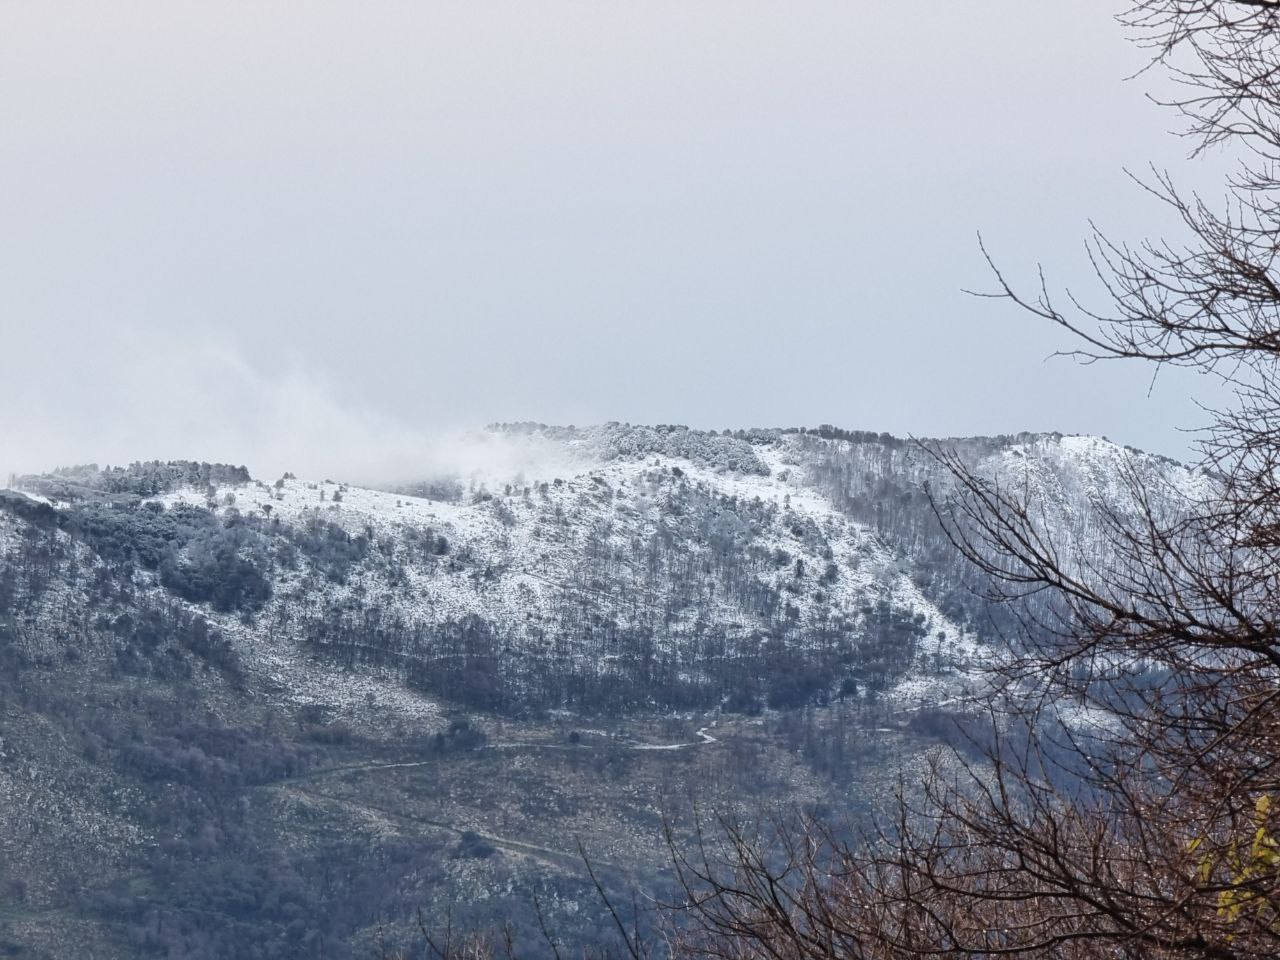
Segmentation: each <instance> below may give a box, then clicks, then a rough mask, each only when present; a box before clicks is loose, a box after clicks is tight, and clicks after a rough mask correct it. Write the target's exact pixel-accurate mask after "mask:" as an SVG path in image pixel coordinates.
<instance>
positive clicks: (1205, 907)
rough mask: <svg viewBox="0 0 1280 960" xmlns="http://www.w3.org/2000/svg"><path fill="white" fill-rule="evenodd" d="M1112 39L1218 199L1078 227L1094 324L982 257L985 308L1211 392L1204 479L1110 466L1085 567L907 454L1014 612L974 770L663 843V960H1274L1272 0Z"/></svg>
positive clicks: (1017, 502) (1277, 651)
mask: <svg viewBox="0 0 1280 960" xmlns="http://www.w3.org/2000/svg"><path fill="white" fill-rule="evenodd" d="M1121 22H1122V23H1123V24H1124V25H1125V26H1126V27H1127V28H1128V29H1129V30H1130V31H1131V33H1132V35H1133V37H1134V39H1135V40H1136V42H1138V43H1140V44H1143V45H1144V46H1146V47H1148V48H1149V49H1150V50H1151V53H1152V58H1153V59H1152V63H1153V69H1164V70H1167V71H1169V73H1170V74H1171V76H1172V77H1173V79H1174V81H1175V86H1174V91H1175V93H1174V95H1173V96H1171V97H1166V98H1165V100H1164V102H1165V103H1166V104H1167V105H1168V106H1171V107H1173V108H1174V109H1175V110H1176V111H1177V112H1178V113H1179V115H1180V116H1181V117H1182V118H1184V120H1185V126H1184V128H1183V129H1182V131H1181V132H1182V133H1183V134H1185V135H1186V136H1188V137H1189V138H1191V142H1192V144H1193V153H1195V152H1199V151H1201V150H1203V149H1205V148H1207V147H1209V146H1222V145H1230V146H1236V147H1238V148H1239V150H1240V153H1241V164H1240V167H1239V170H1238V172H1237V173H1236V174H1235V175H1234V176H1233V177H1232V178H1231V180H1230V182H1229V183H1228V184H1227V197H1228V200H1227V202H1226V203H1225V205H1223V206H1221V207H1220V208H1219V207H1215V206H1212V205H1210V204H1209V203H1207V202H1206V201H1204V200H1202V199H1201V198H1200V197H1198V196H1195V195H1187V194H1184V193H1182V192H1180V191H1179V190H1178V189H1177V188H1176V186H1175V184H1174V182H1173V180H1172V178H1171V177H1170V176H1169V175H1167V174H1165V173H1162V172H1159V171H1153V172H1152V174H1151V177H1150V179H1149V180H1147V181H1145V182H1144V183H1143V186H1144V187H1145V188H1146V189H1147V190H1149V191H1150V192H1151V194H1152V195H1153V196H1155V197H1156V198H1158V200H1159V201H1161V202H1163V203H1165V204H1167V205H1169V206H1170V207H1171V208H1172V209H1173V210H1174V211H1175V212H1176V213H1177V214H1178V216H1179V218H1180V220H1181V223H1182V225H1183V227H1184V228H1185V229H1184V233H1183V236H1182V237H1181V238H1180V239H1178V240H1176V241H1175V240H1172V239H1171V240H1158V241H1148V242H1144V243H1141V244H1138V245H1136V246H1130V245H1126V244H1123V243H1117V242H1114V241H1112V240H1110V239H1108V238H1107V237H1105V236H1103V235H1102V234H1101V233H1095V234H1094V236H1093V237H1092V240H1091V242H1090V244H1089V249H1090V253H1091V256H1092V259H1093V263H1094V266H1095V269H1096V272H1097V276H1098V279H1099V280H1100V282H1101V293H1102V296H1101V297H1100V298H1099V300H1100V302H1102V303H1104V304H1105V308H1096V307H1094V306H1090V305H1088V304H1087V303H1086V302H1085V301H1083V300H1082V299H1078V298H1076V297H1073V296H1071V295H1070V294H1063V295H1062V296H1060V297H1059V296H1055V295H1052V294H1051V293H1050V286H1049V284H1048V283H1047V282H1046V281H1045V280H1044V277H1043V274H1042V275H1041V279H1040V283H1039V286H1038V289H1037V290H1036V292H1034V293H1033V294H1031V295H1027V294H1025V293H1023V292H1022V291H1021V290H1020V289H1019V288H1018V285H1017V284H1015V283H1014V282H1011V281H1008V280H1006V278H1005V275H1004V274H1002V273H1001V272H1000V270H999V269H998V268H997V267H996V266H995V264H994V262H993V263H992V269H993V270H994V273H995V278H996V284H997V288H996V292H995V293H994V294H993V295H994V296H996V297H999V298H1004V299H1008V300H1010V301H1012V302H1014V303H1016V304H1018V305H1019V306H1021V307H1023V308H1025V309H1026V310H1029V311H1031V312H1032V313H1033V314H1035V315H1037V316H1039V317H1041V318H1043V319H1045V320H1047V321H1049V322H1051V323H1054V324H1058V325H1060V326H1062V327H1063V328H1065V329H1067V330H1069V331H1070V332H1071V333H1072V334H1074V335H1075V336H1076V337H1077V338H1078V342H1079V347H1078V349H1076V350H1075V351H1073V352H1072V353H1073V355H1074V356H1075V357H1077V358H1078V359H1080V360H1082V361H1084V362H1094V361H1101V360H1106V359H1118V360H1131V361H1133V360H1136V361H1145V362H1148V363H1150V364H1154V365H1155V367H1156V368H1157V369H1159V368H1160V367H1162V366H1171V365H1176V366H1188V367H1193V368H1195V369H1197V370H1199V371H1202V372H1203V373H1204V374H1205V375H1207V376H1211V377H1218V378H1221V379H1223V380H1224V381H1225V382H1226V383H1227V384H1228V385H1229V386H1230V388H1231V389H1232V390H1233V391H1234V395H1235V400H1234V402H1233V403H1231V404H1230V405H1228V407H1227V408H1226V409H1223V410H1220V411H1216V412H1212V411H1211V413H1212V416H1213V420H1212V426H1211V427H1210V428H1209V429H1207V430H1206V431H1205V432H1204V434H1203V435H1202V437H1201V440H1200V444H1201V451H1202V454H1203V470H1204V475H1205V478H1206V479H1205V482H1204V484H1203V485H1202V487H1201V488H1200V489H1199V490H1183V491H1180V494H1181V503H1180V506H1179V507H1178V508H1177V509H1173V510H1171V509H1169V508H1168V506H1167V504H1168V503H1169V501H1170V498H1169V497H1167V496H1164V495H1160V496H1157V495H1156V494H1157V492H1158V491H1156V490H1155V489H1153V484H1155V483H1158V482H1159V481H1158V480H1157V479H1155V478H1153V477H1152V476H1150V475H1147V474H1144V473H1143V472H1142V471H1140V470H1138V469H1136V468H1134V469H1131V470H1128V471H1127V472H1126V473H1125V475H1124V476H1123V477H1122V479H1123V481H1124V482H1125V483H1126V484H1127V485H1128V487H1129V491H1130V493H1131V494H1132V497H1131V500H1132V502H1133V503H1135V504H1137V509H1136V510H1120V509H1117V508H1115V507H1114V506H1113V505H1110V504H1105V503H1099V504H1098V505H1097V509H1098V511H1099V514H1100V522H1101V524H1102V528H1103V530H1104V531H1105V539H1106V543H1107V548H1108V549H1107V550H1105V551H1103V552H1101V554H1098V553H1094V554H1092V555H1090V556H1085V555H1080V554H1077V553H1076V552H1075V551H1073V550H1072V549H1071V548H1070V547H1066V546H1064V545H1063V544H1062V543H1060V542H1057V541H1055V538H1054V536H1053V534H1052V531H1051V530H1049V529H1047V528H1046V527H1045V526H1044V524H1043V523H1042V522H1041V521H1040V519H1039V513H1038V511H1037V509H1036V505H1035V504H1034V503H1033V502H1030V501H1029V500H1028V499H1027V497H1026V496H1025V494H1023V493H1021V492H1020V491H1019V490H1018V489H1016V488H1011V487H1005V486H1001V485H1000V484H999V483H997V482H996V481H995V480H993V479H992V478H989V477H985V476H980V475H977V474H976V473H974V472H973V471H971V470H970V469H969V467H968V466H967V465H966V463H965V462H963V461H962V460H961V459H960V458H959V457H957V456H955V455H954V454H952V453H950V452H949V451H947V450H946V449H942V448H939V447H933V448H931V452H932V453H933V455H934V456H935V457H937V458H938V460H939V461H940V462H941V464H943V465H944V466H945V467H946V473H947V475H948V476H949V478H950V480H951V489H949V490H948V491H946V492H945V493H944V492H942V491H939V492H938V493H937V495H936V496H935V499H934V504H935V510H936V512H937V516H938V519H939V520H940V522H941V523H942V524H943V526H944V528H945V529H946V531H947V532H948V535H949V536H950V537H951V539H952V540H953V542H954V543H955V544H956V546H957V547H958V548H959V549H960V550H962V551H963V552H964V553H965V555H966V556H967V557H968V558H969V560H970V561H972V562H973V563H974V564H976V565H977V566H978V567H979V568H980V569H981V570H982V571H984V572H985V573H986V574H987V575H989V578H990V582H991V583H992V585H993V586H992V589H991V594H992V596H991V599H992V600H993V601H994V602H1003V603H1011V604H1021V605H1022V608H1023V609H1025V610H1027V611H1029V612H1028V613H1027V614H1026V616H1027V618H1028V619H1027V622H1026V627H1027V629H1026V630H1025V631H1024V635H1023V636H1021V637H1020V638H1018V642H1017V643H1015V644H1013V645H1012V647H1011V650H1010V654H1009V657H1008V659H1007V660H1006V661H1004V662H1002V664H1001V666H1000V667H999V668H998V671H997V673H996V676H994V677H993V687H992V691H993V692H991V694H990V696H989V698H988V700H987V703H986V708H987V710H988V711H989V712H988V717H989V720H990V723H989V726H990V739H989V741H986V743H987V745H986V753H987V757H986V759H985V760H984V761H982V762H973V763H970V762H967V761H966V760H964V758H963V757H961V756H955V757H951V758H949V759H945V760H940V761H939V763H938V764H937V766H936V767H935V769H934V771H933V773H932V775H931V776H930V777H928V778H927V780H926V782H925V784H924V786H923V789H920V787H919V785H914V786H913V787H912V789H910V790H906V789H904V790H903V791H901V793H900V800H899V804H898V806H897V810H896V815H895V816H893V817H891V818H889V819H888V820H887V821H885V822H882V823H880V824H879V825H878V826H876V827H875V828H873V829H871V830H869V831H868V833H867V835H866V836H865V837H864V838H862V839H861V840H860V841H859V842H857V843H840V842H836V841H835V840H834V839H833V838H832V837H831V836H830V835H829V834H827V833H826V832H824V831H823V830H822V829H820V828H819V827H818V826H817V825H815V824H812V823H809V824H802V825H799V826H791V827H786V826H780V827H778V828H777V829H776V830H775V831H773V832H772V833H770V834H767V835H765V836H763V837H762V836H760V835H757V834H749V833H747V832H746V831H744V830H742V829H740V828H737V827H735V826H733V825H732V824H726V825H724V829H723V830H722V831H720V832H719V834H718V835H717V836H716V837H715V838H714V839H704V840H703V842H702V843H700V844H699V845H697V847H696V848H695V849H694V850H692V851H690V850H689V849H687V848H680V847H678V846H677V845H673V849H674V853H675V855H676V859H677V864H678V866H679V869H680V873H681V876H682V879H683V880H684V886H685V891H686V894H687V897H686V902H685V903H684V904H682V905H681V907H680V911H679V912H680V913H681V914H682V917H683V919H684V920H685V921H686V922H687V924H688V927H687V929H688V932H687V933H686V934H685V935H684V936H683V938H682V939H681V940H680V941H679V944H680V950H681V951H682V952H683V953H684V954H685V955H688V956H712V957H735V958H737V957H771V958H776V960H783V958H801V957H852V958H876V960H889V958H906V957H925V956H947V957H997V956H1001V957H1004V956H1007V957H1017V958H1024V957H1025V958H1031V957H1053V958H1069V960H1076V958H1080V960H1084V958H1103V957H1107V958H1115V957H1124V958H1130V957H1132V958H1137V957H1143V958H1147V957H1151V958H1191V957H1197V958H1199V957H1208V958H1220V960H1245V958H1262V957H1276V956H1280V822H1278V821H1280V370H1278V369H1277V360H1278V359H1280V274H1278V273H1277V255H1278V254H1280V180H1278V179H1277V163H1280V0H1274V2H1273V0H1142V2H1139V3H1137V4H1136V6H1134V7H1133V8H1132V9H1131V10H1129V11H1128V12H1127V13H1126V14H1124V15H1123V16H1122V17H1121ZM1029 595H1034V596H1035V598H1036V600H1037V603H1036V604H1035V605H1034V606H1028V605H1027V598H1028V596H1029ZM1046 600H1047V601H1048V602H1046ZM1030 611H1036V612H1030ZM1046 611H1047V612H1046Z"/></svg>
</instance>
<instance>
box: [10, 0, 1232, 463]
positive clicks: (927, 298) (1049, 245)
mask: <svg viewBox="0 0 1280 960" xmlns="http://www.w3.org/2000/svg"><path fill="white" fill-rule="evenodd" d="M1116 9H1119V7H1118V5H1112V4H1111V3H1109V2H1107V0H1097V2H1089V3H1073V4H1027V3H1026V2H1025V0H1019V2H1014V0H973V2H969V3H942V2H929V3H921V4H914V5H904V4H901V3H892V2H887V0H886V2H870V0H868V2H863V3H849V2H847V0H842V2H773V3H760V2H752V0H733V2H728V0H723V2H722V0H704V2H698V3H689V2H688V0H684V2H658V0H644V2H641V3H635V2H604V0H593V2H552V0H547V2H529V0H520V2H497V0H494V2H485V3H476V2H474V0H470V2H457V3H452V2H450V3H446V2H431V0H420V2H406V3H393V2H380V3H375V4H356V3H353V2H352V3H305V4H304V3H271V2H255V3H252V4H250V3H217V4H209V3H201V4H188V3H175V2H164V3H125V2H119V3H110V4H106V3H90V2H86V3H81V4H60V3H56V2H51V0H40V2H38V3H27V2H17V0H9V2H4V0H0V334H2V337H0V383H2V384H3V388H4V395H5V397H6V405H5V415H4V417H3V419H0V468H3V469H35V468H43V467H47V466H51V465H54V464H57V463H64V462H72V461H88V460H96V461H98V462H120V461H126V460H130V459H136V458H150V457H165V458H167V457H178V456H185V457H193V458H197V459H210V460H213V459H224V460H232V461H235V462H246V463H248V464H249V465H250V467H251V468H256V469H258V470H261V471H262V472H264V473H270V472H272V471H276V470H280V469H284V468H292V469H295V470H297V471H299V472H302V471H306V472H309V473H319V472H325V473H330V474H336V475H342V476H348V477H354V478H372V477H374V476H376V475H377V474H378V473H380V472H383V473H386V472H395V471H399V472H403V471H405V470H408V471H409V472H412V471H413V470H414V469H415V464H416V458H417V457H418V451H419V450H421V449H426V447H425V446H424V444H425V442H426V441H425V440H424V438H425V437H431V436H435V435H438V434H439V433H440V432H441V431H445V430H450V429H455V428H459V427H468V426H479V425H482V424H484V423H485V422H488V421H490V420H516V419H532V420H543V421H548V422H576V423H584V422H594V421H602V420H608V419H617V420H629V421H632V422H646V423H654V422H678V423H688V424H690V425H694V426H706V427H721V426H752V425H797V424H817V423H820V422H830V423H836V424H839V425H843V426H848V427H852V428H861V429H876V430H889V431H892V432H895V433H899V434H907V433H915V434H924V435H951V434H972V433H993V432H1012V431H1017V430H1021V429H1033V430H1041V429H1059V430H1063V431H1066V432H1095V433H1103V434H1106V435H1108V436H1110V437H1111V438H1112V439H1114V440H1119V441H1123V442H1128V443H1132V444H1135V445H1138V446H1142V447H1144V448H1147V449H1151V450H1155V451H1159V452H1166V453H1171V454H1174V455H1180V454H1182V453H1184V452H1185V449H1186V439H1185V437H1184V436H1183V435H1181V434H1179V433H1178V431H1177V429H1176V428H1177V427H1179V426H1186V425H1193V424H1197V423H1199V422H1201V421H1202V420H1203V417H1202V416H1201V415H1200V414H1198V412H1197V411H1196V409H1195V408H1194V407H1193V406H1192V405H1191V403H1190V401H1189V396H1190V395H1191V394H1192V393H1193V392H1197V393H1198V395H1200V396H1201V397H1207V398H1208V399H1211V400H1212V399H1213V397H1212V395H1211V394H1210V393H1208V392H1207V391H1208V384H1203V383H1199V382H1195V381H1192V380H1189V379H1188V378H1185V377H1182V378H1180V377H1175V376H1169V377H1166V376H1164V375H1162V377H1161V379H1160V381H1159V382H1158V383H1157V384H1156V387H1155V389H1154V391H1153V392H1152V393H1151V394H1150V396H1148V386H1149V377H1150V374H1149V371H1147V372H1144V371H1143V370H1141V369H1139V368H1134V367H1123V366H1114V365H1109V366H1094V367H1090V368H1083V367H1079V366H1077V365H1074V364H1072V363H1070V362H1068V361H1064V360H1051V361H1048V362H1046V360H1045V358H1046V356H1047V355H1048V354H1050V353H1051V352H1052V351H1053V350H1055V349H1057V348H1060V347H1063V346H1066V345H1068V343H1069V341H1067V340H1066V339H1064V337H1063V336H1062V335H1061V334H1059V333H1058V332H1056V331H1054V330H1051V329H1048V328H1046V327H1045V326H1043V325H1042V324H1039V323H1037V322H1035V321H1033V320H1031V319H1029V318H1026V317H1024V316H1022V315H1020V314H1019V313H1017V312H1016V311H1014V310H1013V309H1011V308H1009V307H1007V306H1005V305H1002V304H995V303H991V302H989V301H981V300H976V299H974V298H971V297H966V296H965V295H964V294H963V293H962V292H961V288H963V287H966V286H969V287H973V286H977V287H983V286H986V285H987V275H986V272H985V267H984V265H983V263H982V261H981V259H980V257H979V255H978V251H977V247H976V242H975V232H976V231H978V230H979V229H980V230H981V231H982V232H983V234H984V236H985V237H986V239H987V241H988V244H989V246H990V248H991V249H992V251H993V252H994V253H995V254H996V256H997V257H998V258H999V259H1000V260H1001V262H1002V264H1003V265H1005V266H1007V267H1008V269H1009V272H1010V273H1011V274H1012V275H1014V276H1015V277H1017V276H1022V277H1025V278H1026V279H1028V280H1030V279H1032V276H1031V271H1032V270H1033V268H1034V263H1035V261H1036V260H1037V259H1040V260H1043V261H1044V262H1045V263H1046V265H1047V267H1048V268H1049V271H1050V276H1051V278H1057V279H1059V280H1061V281H1063V282H1070V283H1071V284H1072V285H1073V286H1077V287H1079V288H1081V289H1088V286H1087V284H1086V283H1084V279H1085V277H1086V272H1085V269H1084V261H1083V256H1082V246H1081V241H1082V239H1083V237H1084V236H1085V234H1086V232H1087V220H1088V218H1089V217H1094V218H1096V219H1097V220H1098V222H1099V224H1100V225H1101V226H1103V227H1104V228H1106V229H1108V230H1110V231H1112V232H1114V233H1116V234H1117V235H1118V236H1125V237H1134V238H1138V237H1141V236H1143V235H1145V234H1150V233H1153V232H1156V233H1158V232H1160V230H1161V229H1162V228H1163V227H1164V226H1165V225H1166V221H1165V219H1164V215H1163V214H1162V213H1161V211H1159V210H1158V209H1156V208H1155V207H1154V206H1153V205H1152V203H1151V201H1150V200H1148V199H1147V198H1144V197H1143V196H1142V195H1141V194H1140V193H1139V192H1138V191H1137V190H1136V189H1135V188H1134V187H1133V186H1132V185H1131V184H1130V183H1129V182H1128V181H1127V180H1126V178H1125V175H1124V168H1125V167H1126V166H1128V167H1130V168H1135V169H1141V168H1142V167H1143V166H1144V165H1145V164H1146V163H1147V162H1148V161H1151V160H1155V161H1156V162H1158V163H1160V164H1161V165H1169V166H1171V167H1172V168H1173V170H1174V171H1175V173H1177V174H1178V175H1179V176H1180V177H1182V178H1183V179H1184V180H1186V181H1188V182H1196V181H1197V180H1198V179H1204V178H1205V171H1204V170H1203V169H1199V170H1197V168H1196V167H1195V166H1194V165H1188V164H1187V163H1186V162H1185V161H1184V160H1183V155H1184V153H1185V150H1186V146H1187V145H1186V144H1185V143H1180V142H1178V141H1177V140H1176V139H1174V138H1172V137H1170V136H1169V135H1168V131H1169V130H1170V129H1171V128H1172V126H1173V125H1174V123H1175V120H1174V118H1173V117H1172V116H1170V115H1169V114H1167V113H1165V112H1163V111H1161V110H1159V109H1158V108H1156V107H1154V106H1151V105H1150V104H1148V103H1147V102H1146V101H1145V100H1144V93H1145V92H1146V91H1147V90H1149V89H1150V87H1151V83H1152V82H1154V81H1153V80H1151V79H1149V78H1140V79H1138V80H1135V81H1131V82H1127V83H1126V82H1124V81H1123V77H1124V76H1125V75H1126V74H1128V73H1131V72H1133V71H1134V70H1135V69H1136V68H1137V67H1139V66H1141V64H1142V63H1143V59H1142V55H1141V53H1140V52H1138V51H1136V50H1134V49H1133V48H1131V47H1130V46H1129V45H1128V44H1127V43H1126V42H1125V40H1124V38H1123V35H1122V33H1121V31H1120V28H1119V27H1118V26H1117V25H1116V24H1115V23H1114V22H1113V21H1112V20H1111V18H1110V17H1111V14H1112V13H1113V12H1115V10H1116ZM1204 182H1207V183H1210V184H1212V183H1213V178H1212V177H1208V178H1207V179H1204Z"/></svg>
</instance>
